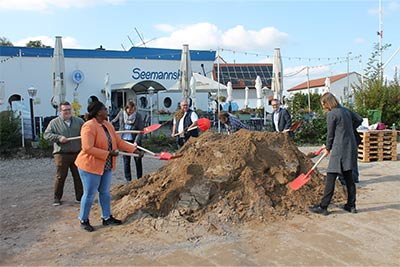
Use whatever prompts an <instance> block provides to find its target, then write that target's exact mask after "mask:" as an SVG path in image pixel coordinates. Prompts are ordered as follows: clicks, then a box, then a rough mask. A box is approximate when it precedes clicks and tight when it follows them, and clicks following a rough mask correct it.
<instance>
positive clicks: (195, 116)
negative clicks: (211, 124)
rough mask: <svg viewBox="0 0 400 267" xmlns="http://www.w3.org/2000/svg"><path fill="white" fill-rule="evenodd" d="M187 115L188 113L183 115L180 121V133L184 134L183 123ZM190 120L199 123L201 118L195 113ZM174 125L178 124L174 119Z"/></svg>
mask: <svg viewBox="0 0 400 267" xmlns="http://www.w3.org/2000/svg"><path fill="white" fill-rule="evenodd" d="M186 113H187V112H185V114H183V116H182V118H181V119H180V120H179V124H178V133H181V132H183V130H184V127H183V121H184V119H185V116H186ZM190 119H191V120H192V123H193V122H195V121H198V119H199V117H198V116H197V114H196V112H194V111H193V112H192V114H191V116H190ZM174 124H176V120H175V118H174Z"/></svg>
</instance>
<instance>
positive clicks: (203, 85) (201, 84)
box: [168, 72, 226, 92]
mask: <svg viewBox="0 0 400 267" xmlns="http://www.w3.org/2000/svg"><path fill="white" fill-rule="evenodd" d="M193 77H194V78H195V80H196V90H197V91H206V92H210V91H215V90H218V87H219V89H220V90H226V85H224V84H222V83H220V84H219V85H218V82H217V81H214V80H213V79H210V78H208V77H206V76H203V75H201V74H198V73H196V72H193ZM168 91H180V89H179V81H177V82H176V83H175V84H174V85H172V86H171V87H170V88H169V89H168Z"/></svg>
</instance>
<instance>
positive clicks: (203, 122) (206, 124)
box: [197, 118, 211, 132]
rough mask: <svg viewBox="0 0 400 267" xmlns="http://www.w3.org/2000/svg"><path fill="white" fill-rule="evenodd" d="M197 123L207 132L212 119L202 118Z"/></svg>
mask: <svg viewBox="0 0 400 267" xmlns="http://www.w3.org/2000/svg"><path fill="white" fill-rule="evenodd" d="M197 125H198V127H199V129H200V130H201V131H202V132H205V131H207V130H208V129H210V127H211V121H210V120H209V119H207V118H200V119H198V120H197Z"/></svg>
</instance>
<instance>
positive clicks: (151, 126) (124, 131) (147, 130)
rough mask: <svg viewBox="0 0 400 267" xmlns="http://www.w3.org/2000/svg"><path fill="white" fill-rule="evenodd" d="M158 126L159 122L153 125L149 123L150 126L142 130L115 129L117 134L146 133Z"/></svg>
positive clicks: (159, 125)
mask: <svg viewBox="0 0 400 267" xmlns="http://www.w3.org/2000/svg"><path fill="white" fill-rule="evenodd" d="M160 127H161V124H159V123H157V124H153V125H150V126H148V127H146V128H144V129H143V131H138V130H123V131H117V132H116V133H117V134H124V133H136V134H148V133H151V132H153V131H155V130H157V129H158V128H160Z"/></svg>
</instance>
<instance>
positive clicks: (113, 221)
mask: <svg viewBox="0 0 400 267" xmlns="http://www.w3.org/2000/svg"><path fill="white" fill-rule="evenodd" d="M102 220H103V225H104V226H107V225H120V224H122V221H121V220H118V219H115V218H114V217H113V216H112V215H111V216H110V218H108V219H107V220H105V219H102Z"/></svg>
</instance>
